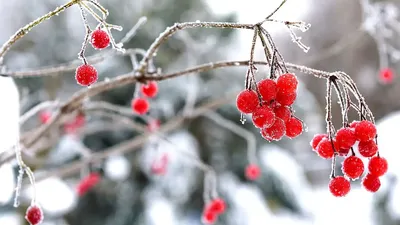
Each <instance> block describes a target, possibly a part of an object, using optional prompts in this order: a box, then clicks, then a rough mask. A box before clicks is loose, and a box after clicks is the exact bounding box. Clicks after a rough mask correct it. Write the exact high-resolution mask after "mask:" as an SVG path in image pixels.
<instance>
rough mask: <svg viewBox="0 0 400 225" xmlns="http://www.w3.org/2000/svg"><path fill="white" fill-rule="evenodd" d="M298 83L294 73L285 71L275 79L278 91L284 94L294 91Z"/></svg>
mask: <svg viewBox="0 0 400 225" xmlns="http://www.w3.org/2000/svg"><path fill="white" fill-rule="evenodd" d="M298 83H299V82H298V81H297V77H296V76H295V75H294V74H291V73H287V74H283V75H281V76H280V77H279V78H278V80H277V81H276V87H277V88H278V92H281V93H284V94H289V93H295V92H296V90H297V84H298Z"/></svg>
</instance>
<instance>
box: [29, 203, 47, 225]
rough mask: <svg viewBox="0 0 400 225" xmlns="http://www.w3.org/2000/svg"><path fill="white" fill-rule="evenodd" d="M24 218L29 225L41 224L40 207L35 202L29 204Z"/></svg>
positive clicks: (41, 214)
mask: <svg viewBox="0 0 400 225" xmlns="http://www.w3.org/2000/svg"><path fill="white" fill-rule="evenodd" d="M25 219H26V221H28V223H29V224H30V225H38V224H41V223H42V222H43V211H42V208H40V206H39V205H37V204H34V205H31V206H29V207H28V209H27V210H26V213H25Z"/></svg>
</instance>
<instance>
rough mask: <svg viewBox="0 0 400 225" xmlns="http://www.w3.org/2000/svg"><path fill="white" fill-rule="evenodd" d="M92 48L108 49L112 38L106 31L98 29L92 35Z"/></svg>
mask: <svg viewBox="0 0 400 225" xmlns="http://www.w3.org/2000/svg"><path fill="white" fill-rule="evenodd" d="M91 42H92V46H93V48H95V49H103V48H107V46H108V45H109V44H110V37H109V36H108V34H107V32H106V31H104V30H100V29H97V30H95V31H93V33H92V40H91Z"/></svg>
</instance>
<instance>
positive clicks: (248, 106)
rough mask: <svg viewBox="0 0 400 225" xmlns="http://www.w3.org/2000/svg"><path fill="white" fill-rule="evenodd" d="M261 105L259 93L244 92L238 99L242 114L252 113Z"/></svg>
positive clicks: (237, 102)
mask: <svg viewBox="0 0 400 225" xmlns="http://www.w3.org/2000/svg"><path fill="white" fill-rule="evenodd" d="M258 105H259V101H258V96H257V93H255V92H254V91H252V90H243V91H241V92H240V93H239V94H238V96H237V97H236V106H237V108H238V110H239V111H240V112H241V113H252V112H253V111H254V110H256V109H257V107H258Z"/></svg>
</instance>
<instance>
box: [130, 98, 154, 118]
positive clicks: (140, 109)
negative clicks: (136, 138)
mask: <svg viewBox="0 0 400 225" xmlns="http://www.w3.org/2000/svg"><path fill="white" fill-rule="evenodd" d="M131 107H132V110H133V111H134V112H135V113H137V114H139V115H144V114H146V113H147V112H148V111H149V109H150V104H149V102H148V101H147V100H146V99H144V98H135V99H133V100H132V102H131Z"/></svg>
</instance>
